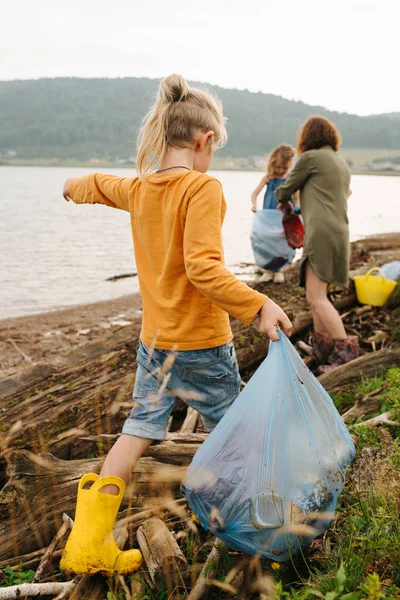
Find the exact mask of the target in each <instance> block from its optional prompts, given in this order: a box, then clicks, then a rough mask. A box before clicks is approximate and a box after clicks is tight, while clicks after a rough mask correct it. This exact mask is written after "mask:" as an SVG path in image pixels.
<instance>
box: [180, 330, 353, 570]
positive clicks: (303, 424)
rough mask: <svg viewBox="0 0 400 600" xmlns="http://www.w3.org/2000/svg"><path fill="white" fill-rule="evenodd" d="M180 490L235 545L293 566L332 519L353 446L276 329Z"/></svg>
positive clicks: (321, 391)
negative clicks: (291, 562) (263, 355)
mask: <svg viewBox="0 0 400 600" xmlns="http://www.w3.org/2000/svg"><path fill="white" fill-rule="evenodd" d="M279 336H280V339H279V341H278V342H274V343H271V345H270V351H269V354H268V357H267V358H266V359H265V361H264V362H263V363H262V364H261V366H260V367H259V369H258V370H257V371H256V373H255V374H254V375H253V377H252V378H251V380H250V381H249V382H248V384H247V385H246V387H245V388H244V389H243V391H242V392H241V393H240V394H239V396H238V397H237V399H236V400H235V402H234V403H233V405H232V406H231V408H230V409H229V410H228V412H227V413H226V414H225V416H224V417H223V419H222V420H221V421H220V422H219V423H218V425H217V426H216V428H215V429H214V430H213V432H212V433H211V434H210V435H209V437H208V438H207V440H206V441H205V442H204V443H203V444H202V446H201V447H200V448H199V450H198V451H197V452H196V454H195V456H194V458H193V461H192V463H191V465H190V466H189V469H188V471H187V475H186V479H185V481H184V483H183V484H182V491H183V494H184V495H185V497H186V498H187V500H188V503H189V505H190V507H191V509H192V511H193V512H194V513H195V515H196V516H197V517H198V519H199V520H200V522H201V524H202V526H203V527H204V528H205V529H210V530H211V531H213V533H214V534H215V535H216V536H217V537H219V538H221V540H223V541H224V542H225V543H226V544H227V545H228V546H229V547H230V548H233V549H234V550H238V551H240V552H245V553H246V554H260V555H261V556H263V557H267V558H271V559H273V560H276V561H285V560H288V559H289V558H290V557H291V555H293V554H295V553H296V552H297V551H299V550H300V548H302V547H304V546H306V545H307V544H308V543H309V542H310V541H311V540H312V539H313V538H314V537H316V536H317V535H319V534H320V533H322V532H323V531H325V530H326V529H327V528H328V527H329V525H330V524H331V522H332V519H333V516H334V511H335V507H336V503H337V499H338V496H339V494H340V492H341V491H342V489H343V486H344V482H345V475H346V471H347V468H348V466H349V464H350V463H351V461H352V460H353V458H354V455H355V449H354V444H353V441H352V439H351V437H350V435H349V433H348V431H347V429H346V426H345V425H344V423H343V421H342V419H341V417H340V415H339V413H338V412H337V410H336V408H335V406H334V404H333V402H332V400H331V398H330V397H329V395H328V394H327V392H326V391H325V390H324V388H323V387H322V386H321V384H320V383H319V382H318V380H317V379H316V378H315V377H314V376H313V375H312V373H311V372H310V371H309V369H308V368H307V367H306V366H305V364H304V363H303V361H302V360H301V358H300V357H299V355H298V354H297V352H296V350H295V349H294V348H293V346H292V344H291V343H290V341H289V340H288V339H287V337H286V336H285V335H284V333H282V332H279Z"/></svg>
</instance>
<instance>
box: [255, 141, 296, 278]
mask: <svg viewBox="0 0 400 600" xmlns="http://www.w3.org/2000/svg"><path fill="white" fill-rule="evenodd" d="M295 154H296V150H295V149H294V148H293V147H292V146H289V145H288V144H281V145H280V146H278V147H277V148H275V149H274V150H273V151H272V152H271V154H270V155H269V158H268V164H267V173H266V174H265V175H264V176H263V178H262V179H261V181H260V183H259V184H258V186H257V187H256V189H255V190H254V192H253V193H252V195H251V210H252V211H253V212H256V210H257V196H258V194H259V193H260V192H261V190H262V189H263V188H264V187H265V186H267V188H266V190H265V194H264V203H263V209H272V210H273V209H276V208H277V206H278V202H277V199H276V197H275V190H276V189H277V188H278V187H279V186H280V185H281V184H282V183H283V182H284V181H286V176H287V174H288V172H289V171H290V170H291V168H292V167H293V162H294V157H295ZM293 199H294V205H295V206H300V198H299V195H298V194H295V195H294V198H293ZM271 280H273V281H274V283H284V281H285V276H284V274H283V272H282V271H275V272H274V273H272V272H271V271H267V272H265V273H264V274H263V275H262V276H261V277H260V279H259V281H260V282H261V281H262V282H267V281H271Z"/></svg>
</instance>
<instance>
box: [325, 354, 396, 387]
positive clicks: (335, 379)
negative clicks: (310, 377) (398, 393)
mask: <svg viewBox="0 0 400 600" xmlns="http://www.w3.org/2000/svg"><path fill="white" fill-rule="evenodd" d="M399 365H400V348H393V349H389V348H384V349H383V350H378V352H370V353H368V354H364V356H360V358H356V360H352V361H351V362H350V363H346V364H345V365H342V366H340V367H337V368H336V369H334V370H333V371H330V372H328V373H325V374H324V375H321V376H320V377H318V380H319V381H320V383H321V384H322V385H323V386H324V388H325V389H326V390H327V391H328V392H333V391H335V390H338V389H345V388H346V387H348V386H350V385H351V384H353V383H354V382H356V381H359V380H360V379H361V378H362V377H372V376H374V375H378V374H382V373H383V372H384V371H386V370H387V369H389V368H390V367H392V366H399Z"/></svg>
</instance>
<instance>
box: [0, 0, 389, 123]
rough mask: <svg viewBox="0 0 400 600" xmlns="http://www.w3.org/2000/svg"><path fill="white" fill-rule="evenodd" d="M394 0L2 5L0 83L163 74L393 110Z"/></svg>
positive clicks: (49, 0) (33, 0)
mask: <svg viewBox="0 0 400 600" xmlns="http://www.w3.org/2000/svg"><path fill="white" fill-rule="evenodd" d="M399 23H400V0H274V1H273V2H272V1H270V0H240V1H236V0H63V1H60V0H12V1H10V0H9V1H8V2H6V0H3V2H1V21H0V80H9V79H31V78H35V79H36V78H39V77H60V76H62V77H65V76H77V77H127V76H129V77H163V76H165V75H168V74H169V73H172V72H177V73H181V74H182V75H184V76H185V77H186V78H188V79H191V80H197V81H204V82H208V83H211V84H217V85H220V86H222V87H229V88H238V89H244V88H248V89H249V90H251V91H259V90H261V91H262V92H268V93H273V94H277V95H280V96H284V97H285V98H290V99H296V100H302V101H304V102H306V103H308V104H313V105H320V106H325V107H326V108H329V109H331V110H338V111H346V112H351V113H356V114H360V115H366V114H371V113H383V112H391V111H400V94H399V92H398V89H399V87H400V86H399V83H398V80H399V41H398V40H399V27H400V25H399Z"/></svg>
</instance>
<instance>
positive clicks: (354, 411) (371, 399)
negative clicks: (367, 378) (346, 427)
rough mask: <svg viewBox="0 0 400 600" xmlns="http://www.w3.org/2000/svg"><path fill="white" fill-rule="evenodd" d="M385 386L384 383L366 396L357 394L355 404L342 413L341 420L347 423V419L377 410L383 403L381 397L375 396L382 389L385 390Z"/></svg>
mask: <svg viewBox="0 0 400 600" xmlns="http://www.w3.org/2000/svg"><path fill="white" fill-rule="evenodd" d="M386 388H387V385H386V384H385V385H382V386H381V387H380V388H378V389H377V390H374V391H373V392H370V393H369V394H367V395H366V396H363V395H362V394H357V395H356V402H355V404H354V405H353V406H352V407H351V408H349V409H348V410H346V412H344V413H343V414H342V419H343V421H344V422H345V423H348V421H350V420H351V419H354V418H356V417H361V416H362V415H364V416H365V415H369V414H371V413H373V412H375V411H376V410H378V409H379V408H380V407H381V405H382V403H383V398H382V399H380V398H376V396H379V394H380V393H381V392H383V390H385V389H386Z"/></svg>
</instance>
